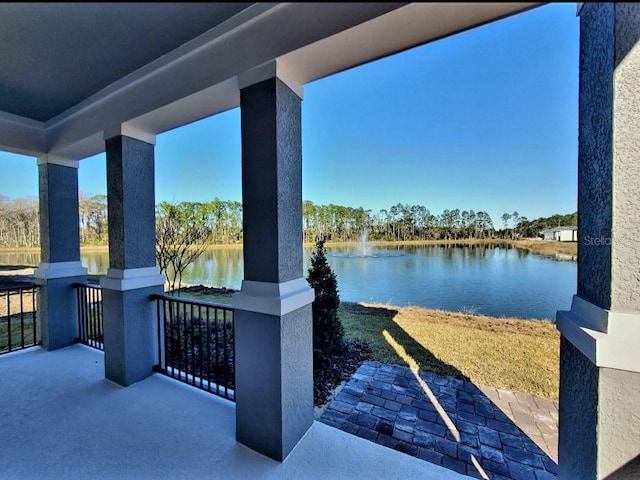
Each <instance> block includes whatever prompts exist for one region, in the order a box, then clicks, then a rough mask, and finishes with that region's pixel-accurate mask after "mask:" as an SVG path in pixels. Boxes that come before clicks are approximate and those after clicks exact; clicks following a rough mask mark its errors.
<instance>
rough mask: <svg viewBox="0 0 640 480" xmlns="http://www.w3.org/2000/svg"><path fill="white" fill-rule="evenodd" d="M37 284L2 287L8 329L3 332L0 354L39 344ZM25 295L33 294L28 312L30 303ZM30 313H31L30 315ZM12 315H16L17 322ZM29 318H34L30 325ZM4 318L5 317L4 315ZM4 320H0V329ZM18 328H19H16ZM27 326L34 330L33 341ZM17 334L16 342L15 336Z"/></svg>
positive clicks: (1, 296)
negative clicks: (28, 310) (27, 310)
mask: <svg viewBox="0 0 640 480" xmlns="http://www.w3.org/2000/svg"><path fill="white" fill-rule="evenodd" d="M38 288H39V287H38V286H37V285H25V286H21V287H5V288H0V301H2V302H3V304H4V303H5V300H4V298H6V308H7V315H6V325H7V326H6V330H5V331H4V332H2V343H1V344H0V354H1V353H9V352H12V351H15V350H22V349H24V348H27V347H31V346H34V345H37V344H38V343H39V340H38V334H37V330H36V298H35V297H36V292H37V290H38ZM25 295H31V305H32V309H31V312H26V311H25V309H26V307H27V305H28V303H27V302H25ZM29 314H30V315H29ZM12 317H15V322H14V321H13V320H14V319H13V318H12ZM29 318H31V319H32V325H31V326H30V327H29V322H28V320H29ZM2 319H3V320H4V319H5V317H2ZM3 324H4V322H0V331H2V330H3V329H1V327H2V326H3ZM16 328H17V329H18V330H16ZM27 328H30V329H32V330H33V337H32V339H31V341H29V339H28V336H29V334H28V332H27ZM5 334H6V344H5V343H4V340H5V339H4V336H5ZM14 335H15V336H16V339H15V342H14V339H13V336H14Z"/></svg>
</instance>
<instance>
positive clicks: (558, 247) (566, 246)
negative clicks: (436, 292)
mask: <svg viewBox="0 0 640 480" xmlns="http://www.w3.org/2000/svg"><path fill="white" fill-rule="evenodd" d="M359 243H360V242H327V244H326V245H327V246H328V247H349V246H355V245H359ZM369 243H370V244H371V245H373V246H377V247H384V246H405V245H491V244H494V245H495V244H508V245H512V246H514V247H516V248H520V249H523V250H529V251H531V252H534V253H538V254H540V255H556V254H558V255H570V256H573V257H576V256H577V255H578V244H577V243H576V242H557V241H555V240H536V239H522V240H501V239H477V238H472V239H467V240H410V241H398V242H395V241H394V242H388V241H380V242H369ZM304 246H305V247H307V248H314V247H315V244H313V243H305V244H304ZM227 248H236V249H241V248H242V244H241V243H234V244H230V245H208V246H207V250H219V249H227ZM80 250H81V251H83V252H107V251H108V250H109V247H108V246H107V245H83V246H82V247H80ZM39 251H40V248H0V252H6V253H27V252H28V253H32V252H39Z"/></svg>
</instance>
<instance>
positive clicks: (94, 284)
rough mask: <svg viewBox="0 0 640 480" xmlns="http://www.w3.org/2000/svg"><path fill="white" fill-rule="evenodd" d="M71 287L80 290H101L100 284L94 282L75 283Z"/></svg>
mask: <svg viewBox="0 0 640 480" xmlns="http://www.w3.org/2000/svg"><path fill="white" fill-rule="evenodd" d="M71 287H73V288H80V287H89V288H101V287H100V284H99V283H93V282H75V283H72V284H71Z"/></svg>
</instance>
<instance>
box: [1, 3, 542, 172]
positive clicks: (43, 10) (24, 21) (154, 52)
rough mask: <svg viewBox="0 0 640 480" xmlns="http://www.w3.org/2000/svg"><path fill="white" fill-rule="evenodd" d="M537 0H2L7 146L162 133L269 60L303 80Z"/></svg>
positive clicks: (296, 81) (80, 145)
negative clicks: (124, 129)
mask: <svg viewBox="0 0 640 480" xmlns="http://www.w3.org/2000/svg"><path fill="white" fill-rule="evenodd" d="M539 5H542V4H541V3H410V4H407V3H329V4H327V3H310V4H307V3H157V4H151V3H129V4H127V3H93V4H91V3H90V4H79V3H78V4H72V3H53V4H44V3H31V4H20V3H6V4H1V5H0V48H1V49H2V52H3V55H2V57H1V58H0V149H3V150H7V151H12V152H16V153H23V154H26V155H30V156H40V155H43V154H49V155H55V156H60V157H63V158H68V159H76V160H77V159H82V158H85V157H87V156H90V155H94V154H96V153H99V152H101V151H103V149H104V137H105V132H109V131H110V130H112V129H119V128H121V126H122V125H123V124H125V125H127V126H128V127H130V128H134V129H137V130H141V131H143V132H146V133H148V134H150V135H156V134H158V133H161V132H164V131H167V130H170V129H172V128H176V127H178V126H182V125H185V124H188V123H191V122H193V121H196V120H199V119H201V118H204V117H207V116H210V115H213V114H215V113H219V112H221V111H225V110H228V109H230V108H234V107H237V106H238V105H239V80H238V79H239V78H240V79H241V80H240V86H242V82H243V80H242V78H243V77H245V80H244V83H246V82H247V81H252V80H254V79H255V78H256V76H259V75H262V74H264V69H265V67H266V68H277V70H278V75H279V76H280V75H282V76H283V77H284V78H286V79H287V80H288V83H289V84H290V86H292V87H293V88H296V87H298V88H299V89H301V88H302V86H303V85H304V84H305V83H308V82H311V81H313V80H316V79H318V78H322V77H325V76H328V75H331V74H333V73H336V72H339V71H342V70H345V69H348V68H351V67H354V66H357V65H360V64H363V63H366V62H369V61H371V60H375V59H378V58H382V57H384V56H387V55H390V54H393V53H396V52H399V51H402V50H405V49H407V48H411V47H414V46H417V45H421V44H424V43H427V42H429V41H433V40H435V39H439V38H443V37H446V36H448V35H451V34H454V33H458V32H461V31H464V30H467V29H469V28H473V27H475V26H478V25H482V24H485V23H488V22H491V21H494V20H497V19H500V18H503V17H506V16H509V15H513V14H516V13H520V12H522V11H525V10H528V9H530V8H533V7H536V6H539ZM270 62H271V63H273V62H275V65H276V67H271V66H270Z"/></svg>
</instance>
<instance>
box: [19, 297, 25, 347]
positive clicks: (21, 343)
mask: <svg viewBox="0 0 640 480" xmlns="http://www.w3.org/2000/svg"><path fill="white" fill-rule="evenodd" d="M22 299H23V296H22V295H20V345H21V346H22V348H24V302H23V301H22Z"/></svg>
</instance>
